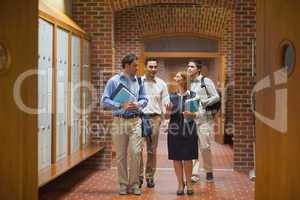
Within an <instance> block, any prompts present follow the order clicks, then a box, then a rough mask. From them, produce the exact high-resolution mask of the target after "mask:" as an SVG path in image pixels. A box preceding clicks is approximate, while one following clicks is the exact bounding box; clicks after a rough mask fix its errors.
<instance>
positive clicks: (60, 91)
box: [56, 29, 68, 160]
mask: <svg viewBox="0 0 300 200" xmlns="http://www.w3.org/2000/svg"><path fill="white" fill-rule="evenodd" d="M67 72H68V33H67V32H66V31H64V30H62V29H57V76H56V77H57V80H56V87H57V97H56V101H57V110H56V118H57V124H56V132H57V141H56V143H57V150H56V154H57V155H56V157H57V160H60V159H62V158H64V157H65V156H66V155H67V87H68V73H67Z"/></svg>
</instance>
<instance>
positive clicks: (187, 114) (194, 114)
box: [183, 111, 197, 119]
mask: <svg viewBox="0 0 300 200" xmlns="http://www.w3.org/2000/svg"><path fill="white" fill-rule="evenodd" d="M183 116H184V117H185V118H193V119H194V118H196V116H197V115H196V113H194V112H188V111H184V112H183Z"/></svg>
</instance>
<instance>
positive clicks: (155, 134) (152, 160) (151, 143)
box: [139, 116, 161, 179]
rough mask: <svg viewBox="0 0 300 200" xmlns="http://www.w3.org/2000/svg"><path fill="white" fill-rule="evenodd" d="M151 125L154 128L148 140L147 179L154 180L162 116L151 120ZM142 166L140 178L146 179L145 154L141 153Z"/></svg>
mask: <svg viewBox="0 0 300 200" xmlns="http://www.w3.org/2000/svg"><path fill="white" fill-rule="evenodd" d="M150 123H151V127H152V135H151V140H150V138H148V137H147V138H146V144H147V161H146V172H145V176H146V179H148V178H154V174H155V171H156V160H157V157H156V150H157V146H158V138H159V130H160V124H161V116H155V117H151V118H150ZM141 157H142V159H141V166H140V174H139V176H140V177H144V162H143V152H141Z"/></svg>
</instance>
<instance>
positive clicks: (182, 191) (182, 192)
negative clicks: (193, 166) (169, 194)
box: [176, 189, 184, 196]
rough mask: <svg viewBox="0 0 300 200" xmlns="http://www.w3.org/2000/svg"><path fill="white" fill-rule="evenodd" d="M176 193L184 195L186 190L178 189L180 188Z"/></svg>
mask: <svg viewBox="0 0 300 200" xmlns="http://www.w3.org/2000/svg"><path fill="white" fill-rule="evenodd" d="M176 194H177V195H178V196H181V195H184V190H183V189H182V190H180V189H178V190H177V191H176Z"/></svg>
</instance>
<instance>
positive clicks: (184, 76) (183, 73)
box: [178, 71, 190, 90]
mask: <svg viewBox="0 0 300 200" xmlns="http://www.w3.org/2000/svg"><path fill="white" fill-rule="evenodd" d="M178 73H179V74H180V76H181V77H182V79H183V81H184V82H183V83H182V86H183V87H184V89H185V90H188V89H189V88H190V78H189V76H188V73H187V72H186V71H181V72H178Z"/></svg>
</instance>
